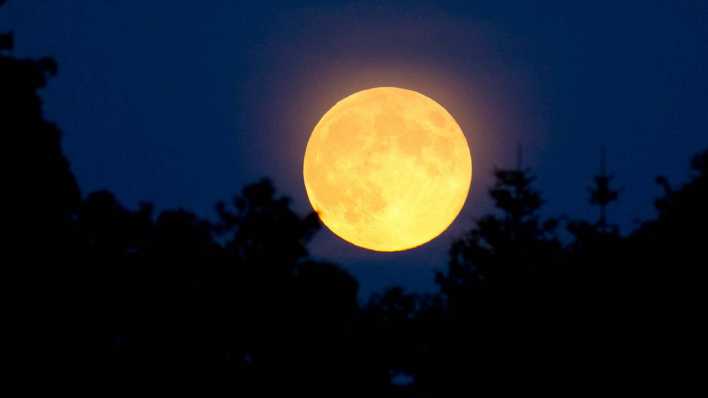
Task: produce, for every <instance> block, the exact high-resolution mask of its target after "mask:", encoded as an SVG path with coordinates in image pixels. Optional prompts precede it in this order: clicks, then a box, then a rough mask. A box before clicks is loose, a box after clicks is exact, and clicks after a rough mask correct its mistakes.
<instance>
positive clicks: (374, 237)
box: [303, 87, 472, 252]
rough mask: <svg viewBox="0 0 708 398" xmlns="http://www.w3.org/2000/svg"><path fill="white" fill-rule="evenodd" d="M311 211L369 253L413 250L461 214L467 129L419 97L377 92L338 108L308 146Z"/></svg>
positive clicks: (468, 169)
mask: <svg viewBox="0 0 708 398" xmlns="http://www.w3.org/2000/svg"><path fill="white" fill-rule="evenodd" d="M303 175H304V179H305V189H306V191H307V196H308V198H309V200H310V203H311V204H312V207H313V209H314V210H315V212H317V214H318V215H319V217H320V219H321V220H322V222H323V223H324V225H325V226H327V228H329V229H330V230H331V231H332V232H334V233H335V234H336V235H337V236H339V237H340V238H342V239H344V240H346V241H348V242H350V243H352V244H354V245H356V246H359V247H363V248H366V249H369V250H374V251H381V252H393V251H402V250H407V249H412V248H414V247H417V246H420V245H423V244H425V243H427V242H429V241H431V240H433V239H434V238H435V237H437V236H438V235H440V234H441V233H442V232H443V231H445V229H447V227H448V226H450V224H451V223H452V222H453V221H454V219H455V217H457V215H458V214H459V212H460V210H462V206H463V205H464V203H465V200H466V199H467V194H468V192H469V189H470V184H471V182H472V157H471V155H470V149H469V146H468V145H467V140H466V139H465V135H464V133H463V132H462V129H461V128H460V126H459V125H458V124H457V122H456V121H455V119H454V118H453V117H452V115H450V113H449V112H448V111H447V110H445V108H443V107H442V106H441V105H440V104H438V103H437V102H435V101H434V100H432V99H430V98H428V97H426V96H425V95H423V94H420V93H418V92H415V91H411V90H406V89H402V88H396V87H377V88H372V89H368V90H363V91H359V92H357V93H354V94H352V95H350V96H348V97H346V98H344V99H342V100H341V101H339V102H337V104H335V105H334V106H333V107H332V108H331V109H330V110H329V111H327V113H325V114H324V116H323V117H322V119H321V120H320V121H319V123H317V125H316V126H315V128H314V130H313V131H312V134H311V136H310V138H309V141H308V142H307V148H306V149H305V161H304V167H303Z"/></svg>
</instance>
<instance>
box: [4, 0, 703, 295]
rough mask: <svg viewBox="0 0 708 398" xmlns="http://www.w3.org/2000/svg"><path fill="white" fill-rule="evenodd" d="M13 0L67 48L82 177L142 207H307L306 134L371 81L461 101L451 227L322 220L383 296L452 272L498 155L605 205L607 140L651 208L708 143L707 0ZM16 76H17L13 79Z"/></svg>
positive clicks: (57, 98) (631, 209)
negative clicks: (465, 186)
mask: <svg viewBox="0 0 708 398" xmlns="http://www.w3.org/2000/svg"><path fill="white" fill-rule="evenodd" d="M243 3H244V4H239V2H236V1H225V0H213V1H207V2H196V1H174V0H173V1H150V2H146V1H138V0H134V1H128V0H125V1H119V0H84V1H80V0H76V1H73V0H72V1H69V0H59V1H56V0H51V1H50V0H44V1H41V0H10V1H9V3H8V5H7V6H6V7H5V8H3V9H1V10H0V31H5V30H12V31H14V33H15V41H16V46H15V47H16V50H15V54H17V55H20V56H32V57H38V56H44V55H51V56H54V57H55V58H56V59H57V61H58V62H59V75H58V77H57V78H56V79H54V80H53V81H51V82H50V85H49V87H48V89H46V91H45V92H44V98H45V111H46V115H47V117H48V118H49V119H50V120H53V121H55V122H57V123H58V124H59V126H60V127H61V128H62V130H63V132H64V149H65V152H66V153H67V154H68V156H69V159H70V160H71V163H72V168H73V171H74V173H75V174H76V176H77V178H78V180H79V183H80V185H81V187H82V191H83V192H84V193H88V192H90V191H94V190H97V189H104V188H105V189H110V190H111V191H114V192H115V193H116V194H117V195H118V197H119V198H120V200H121V201H122V202H123V203H125V204H126V205H127V206H129V207H134V206H136V205H137V203H138V202H140V201H143V200H147V201H151V202H154V203H155V204H156V205H157V207H158V209H166V208H175V207H183V208H187V209H191V210H194V211H196V212H198V213H199V214H201V215H203V216H206V217H214V211H213V205H214V203H215V202H216V201H218V200H228V199H229V198H231V197H232V196H233V194H234V193H236V192H238V191H239V190H240V189H241V187H242V186H243V185H244V184H247V183H249V182H253V181H255V180H257V179H258V178H260V177H263V176H268V177H270V178H272V179H273V180H274V182H275V184H276V187H277V188H278V189H279V191H280V192H282V193H283V194H286V195H288V196H290V197H292V199H293V203H294V205H295V208H296V209H297V210H298V211H300V212H302V213H304V212H306V211H309V204H308V202H307V198H306V196H305V190H304V186H303V183H302V157H303V153H304V150H305V145H306V142H307V138H308V135H309V133H310V132H311V130H312V128H313V127H314V125H315V123H316V122H317V121H318V120H319V118H320V116H321V115H322V114H324V112H325V111H326V110H327V109H329V108H330V107H331V106H332V105H334V103H335V102H336V101H337V100H339V99H341V98H342V97H345V96H347V95H349V94H351V93H353V92H355V91H358V90H362V89H365V88H371V87H375V86H399V87H404V88H409V89H412V90H416V91H419V92H421V93H423V94H425V95H427V96H430V97H432V98H434V99H435V100H436V101H438V102H440V103H441V104H442V105H443V106H445V107H446V108H447V109H448V110H449V111H450V113H451V114H452V115H453V116H455V118H456V119H457V121H458V122H459V123H460V125H461V127H462V128H463V130H464V131H465V133H466V135H467V139H468V141H469V142H470V144H471V150H472V155H473V163H474V178H473V183H472V191H471V194H470V196H469V198H468V202H467V205H466V207H465V209H464V210H463V212H462V213H461V215H460V217H459V218H458V220H457V221H456V222H455V223H454V224H453V226H452V227H451V228H450V229H449V230H448V231H447V232H446V233H445V234H443V235H442V236H441V237H439V238H438V239H436V240H435V241H433V242H431V243H430V244H428V245H426V246H424V247H421V248H418V249H415V250H412V251H409V252H404V253H388V254H381V253H372V252H367V251H365V250H363V249H358V248H356V247H353V246H351V245H349V244H348V243H346V242H344V241H341V240H339V239H338V238H336V237H335V236H334V235H332V234H331V233H330V232H329V231H327V230H323V231H322V232H321V233H320V234H319V235H318V237H317V238H316V239H315V241H314V242H313V244H312V245H311V251H312V253H313V254H314V255H315V256H318V257H322V258H326V259H330V260H333V261H335V262H338V263H340V264H342V265H343V266H345V267H346V268H347V269H349V270H350V271H351V272H352V273H353V274H354V275H356V276H357V277H358V278H359V280H360V282H361V284H362V292H363V294H364V295H368V294H369V293H370V292H372V291H375V290H379V289H381V288H383V287H385V286H389V285H394V284H400V285H403V286H405V287H407V288H409V289H412V290H416V291H428V290H431V289H433V288H434V284H433V270H434V269H436V268H441V267H444V265H445V264H446V261H447V249H448V247H449V244H450V242H451V240H452V239H453V238H454V237H455V236H457V235H459V234H460V233H461V232H462V231H464V230H465V229H466V228H469V227H470V226H471V225H472V223H473V219H474V217H475V216H479V215H480V214H482V213H483V212H485V211H488V210H490V203H489V200H488V199H487V197H486V196H487V195H486V191H487V188H488V186H489V183H490V182H491V178H490V177H491V171H492V170H493V168H494V167H495V166H513V165H514V164H515V162H516V160H515V157H516V148H517V146H518V145H519V144H521V146H522V148H523V163H524V165H525V166H529V167H533V169H534V171H535V174H536V176H537V177H538V187H539V188H540V189H541V190H542V192H543V194H544V197H545V198H546V200H547V206H546V211H547V213H548V214H554V215H560V214H569V215H573V216H583V217H594V216H595V213H594V212H593V210H592V209H591V208H590V207H589V205H588V204H587V196H588V193H587V186H588V185H589V184H590V179H591V176H592V175H593V174H594V173H595V172H597V170H598V168H599V163H600V160H599V159H600V151H601V147H602V146H603V145H606V146H607V154H608V163H609V167H610V169H611V171H612V172H613V173H614V174H615V175H616V181H617V183H618V185H619V186H621V187H622V188H623V190H622V194H621V199H620V202H619V203H618V204H617V205H616V206H613V207H612V208H611V210H610V213H609V217H610V220H612V221H614V222H617V223H620V225H621V226H622V227H623V229H624V230H625V231H626V230H628V229H630V228H632V227H633V226H634V225H635V223H636V222H637V220H640V219H645V218H647V217H650V216H652V215H653V214H654V213H653V207H652V206H653V200H654V198H655V197H656V196H657V195H658V194H659V189H658V187H657V186H656V184H655V183H654V177H655V176H656V175H659V174H661V175H666V176H667V177H669V179H670V181H672V182H674V183H677V182H680V181H683V180H685V179H686V178H687V176H688V160H689V158H690V156H691V155H692V154H694V153H696V152H697V151H698V150H700V149H703V148H705V147H706V146H708V109H707V105H708V75H706V73H705V72H706V66H707V65H708V2H705V1H702V0H693V1H688V0H686V1H681V0H674V1H668V0H667V1H648V0H645V1H608V2H603V1H594V2H568V1H544V2H542V5H539V4H537V3H539V2H535V1H528V2H522V1H509V2H500V1H489V2H482V1H459V2H443V1H437V2H434V3H435V4H433V2H429V3H426V2H412V1H411V2H395V3H394V2H363V1H351V2H335V1H312V2H302V3H301V4H300V5H299V6H294V5H293V4H292V3H294V2H282V3H281V2H268V1H260V2H243ZM0 89H1V88H0Z"/></svg>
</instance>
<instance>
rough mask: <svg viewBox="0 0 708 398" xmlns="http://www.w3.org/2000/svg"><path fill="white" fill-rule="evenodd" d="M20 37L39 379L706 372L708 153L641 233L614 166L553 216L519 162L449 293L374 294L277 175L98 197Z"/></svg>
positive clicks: (524, 386) (19, 183) (284, 382)
mask: <svg viewBox="0 0 708 398" xmlns="http://www.w3.org/2000/svg"><path fill="white" fill-rule="evenodd" d="M12 47H13V38H12V35H10V34H3V35H0V131H2V133H3V138H4V142H5V145H4V146H3V148H4V151H3V152H4V154H5V157H6V159H9V160H10V163H9V166H6V173H7V178H6V180H5V181H6V182H5V184H3V185H4V189H3V193H4V195H3V196H4V197H5V198H6V200H8V201H7V202H6V203H7V204H6V207H5V214H6V219H7V220H10V222H9V224H8V225H9V227H10V228H9V231H8V232H9V234H8V236H9V239H7V238H6V245H7V250H6V254H5V258H6V261H4V262H3V263H4V266H5V267H6V269H8V270H12V271H16V272H17V274H18V276H17V277H8V278H7V279H5V283H4V284H3V285H5V291H6V292H9V293H10V295H9V296H10V299H9V301H8V304H9V307H10V309H11V312H12V313H13V314H14V315H16V316H17V318H16V319H17V322H16V323H14V324H15V325H18V326H19V327H20V328H19V330H20V333H19V336H18V339H17V340H12V341H10V343H11V344H10V345H14V346H15V348H19V351H20V353H21V354H20V356H19V357H18V359H17V361H18V362H17V364H16V365H17V366H16V368H19V369H26V370H27V371H28V372H29V374H30V375H31V377H29V378H28V381H27V383H28V386H44V387H48V388H50V389H58V388H59V387H62V386H63V387H67V386H68V387H71V388H72V389H77V390H87V391H89V392H91V393H92V394H93V395H96V396H104V395H108V394H113V393H119V394H123V395H127V394H131V395H132V394H137V393H153V394H160V395H166V394H169V393H188V394H192V395H196V394H198V395H199V396H205V395H217V394H218V395H222V394H224V395H225V394H231V395H237V396H238V395H241V396H249V397H251V396H267V395H268V394H271V393H279V394H282V393H290V394H293V395H296V394H300V393H305V394H308V395H327V396H382V397H386V396H390V397H441V396H464V395H472V394H474V393H480V392H481V391H483V390H487V389H491V390H492V391H496V392H497V393H502V392H503V391H504V390H507V389H514V390H522V391H529V390H530V389H531V388H533V387H534V386H539V385H540V386H544V387H547V388H552V389H560V390H562V391H565V392H567V393H570V394H575V393H578V392H587V391H588V390H591V389H596V391H603V392H607V391H615V392H619V390H618V388H619V387H618V386H623V388H625V389H628V390H627V391H634V392H636V389H637V388H639V386H645V387H646V386H651V387H652V388H654V386H658V385H660V384H661V385H664V386H669V387H671V388H677V387H678V386H680V384H676V382H674V380H676V379H675V378H674V377H675V376H683V377H685V376H687V375H689V374H690V373H691V372H692V371H691V370H690V369H694V371H693V372H697V370H695V369H698V368H694V367H692V366H691V365H690V361H689V357H691V356H698V354H697V352H698V343H697V342H698V341H700V340H702V334H701V333H700V332H699V331H701V330H703V328H702V326H701V324H702V317H703V314H704V311H702V310H703V308H704V306H703V304H702V300H701V299H702V296H703V294H702V292H703V291H704V289H705V288H704V287H703V286H702V285H703V282H704V279H703V275H702V272H703V268H704V267H705V265H706V263H707V262H706V258H707V257H708V256H707V255H706V247H707V246H706V244H707V243H708V242H707V239H706V236H707V235H706V225H708V223H707V221H708V214H707V210H706V205H707V204H708V151H703V152H701V153H699V154H698V155H696V156H695V157H694V158H693V160H692V162H691V168H692V174H691V176H690V179H689V180H688V182H686V183H684V184H682V185H676V186H672V185H670V184H669V182H668V181H666V179H665V178H659V179H658V180H657V181H658V183H659V184H660V185H661V186H662V187H663V189H664V193H663V194H662V196H661V197H660V198H658V199H657V200H656V208H657V216H656V218H654V219H652V220H649V221H646V222H644V223H642V224H641V225H640V226H639V227H638V228H636V229H635V230H634V231H632V232H631V233H629V234H626V235H622V234H620V232H619V230H618V228H617V227H616V226H615V225H613V224H612V223H611V222H610V221H609V220H607V218H606V217H605V216H604V214H605V212H604V209H605V208H606V207H607V206H609V205H611V203H612V202H613V201H614V200H616V199H617V198H618V192H617V191H616V190H615V189H614V188H613V186H612V178H611V176H609V175H607V174H606V173H601V174H600V175H598V176H597V177H596V178H595V180H594V181H593V182H592V186H591V190H590V198H589V199H590V202H591V204H594V205H597V206H598V207H599V209H600V210H599V213H600V214H601V215H600V217H599V218H598V220H596V221H583V220H559V219H553V218H549V219H546V218H543V217H542V216H541V215H540V213H539V210H540V209H541V207H542V205H543V203H544V202H543V199H542V196H541V193H540V192H539V191H538V190H537V189H536V188H535V186H534V179H533V176H532V173H531V170H528V169H512V170H498V171H496V175H495V176H496V183H495V185H494V186H493V187H492V188H491V189H490V195H491V197H492V198H493V200H494V201H495V203H496V207H497V211H496V212H495V213H493V214H489V215H486V216H483V217H481V218H480V219H479V220H478V222H477V223H476V226H475V227H474V228H473V229H472V230H470V231H469V232H468V233H466V234H465V235H464V236H462V237H460V239H458V240H457V241H456V242H455V243H454V244H453V245H452V247H451V248H450V255H449V259H441V262H445V261H448V266H447V269H446V271H445V272H441V273H439V274H438V275H437V276H436V282H437V284H438V286H439V292H438V293H436V294H433V295H415V294H409V293H407V292H405V291H404V290H403V289H400V288H394V289H390V290H387V291H385V292H381V293H380V294H376V295H374V296H373V297H372V298H371V299H370V300H368V302H366V303H359V302H358V301H357V289H358V284H357V281H356V279H355V278H353V277H352V276H351V275H350V274H349V273H348V272H347V271H345V270H344V269H342V268H341V267H339V266H337V265H336V264H331V263H325V262H321V261H316V260H314V259H312V258H310V257H309V256H308V252H307V244H308V242H309V241H310V239H311V238H312V237H313V236H314V234H315V233H317V231H318V230H319V228H320V224H319V222H318V219H317V217H316V215H314V214H309V215H306V216H301V215H298V214H296V213H294V212H293V210H292V209H291V207H290V203H289V201H288V198H287V197H284V196H282V195H281V194H279V193H277V191H276V190H275V188H274V187H273V185H272V183H271V182H270V181H269V180H267V179H264V180H261V181H258V182H256V183H254V184H251V185H248V186H246V187H244V188H243V190H242V191H241V192H240V193H238V194H237V195H235V197H234V198H233V199H232V200H231V201H230V202H228V203H219V204H218V205H217V210H218V214H219V217H218V219H217V220H211V221H210V220H205V219H202V218H200V217H199V216H197V215H196V214H194V213H192V212H190V211H187V210H168V211H163V212H160V213H159V214H156V212H155V211H154V210H153V208H152V206H151V205H150V204H148V203H145V204H142V205H141V206H139V208H137V209H128V208H125V207H124V206H123V205H122V204H121V203H120V201H119V200H118V199H117V198H116V197H115V196H114V195H113V194H112V193H110V192H108V191H100V192H93V193H89V194H81V193H80V191H79V187H78V184H77V183H76V180H75V178H74V176H73V174H72V172H71V169H70V165H69V162H68V161H67V159H66V157H65V156H64V154H63V152H62V149H61V139H60V138H61V134H60V131H59V129H58V127H57V126H55V125H54V124H52V123H51V122H48V121H47V120H45V119H44V117H43V113H42V102H41V99H40V97H39V95H38V90H40V89H42V88H43V87H44V86H45V85H46V84H47V79H48V78H49V77H51V76H53V75H54V74H56V73H57V64H56V63H55V62H54V61H53V60H51V59H49V58H46V59H38V60H35V59H19V58H16V57H14V56H13V55H12V53H11V51H12ZM97 133H100V132H97ZM561 229H565V230H567V231H568V232H569V233H570V236H572V239H570V240H561V239H560V237H559V234H560V231H561ZM614 383H618V384H617V385H614ZM610 389H612V390H610Z"/></svg>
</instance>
